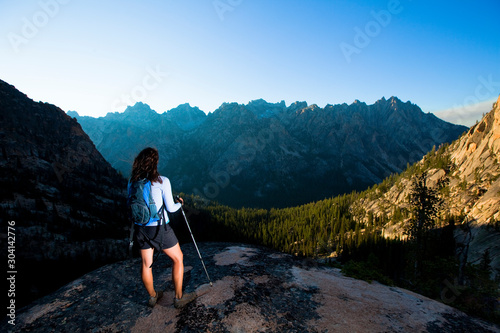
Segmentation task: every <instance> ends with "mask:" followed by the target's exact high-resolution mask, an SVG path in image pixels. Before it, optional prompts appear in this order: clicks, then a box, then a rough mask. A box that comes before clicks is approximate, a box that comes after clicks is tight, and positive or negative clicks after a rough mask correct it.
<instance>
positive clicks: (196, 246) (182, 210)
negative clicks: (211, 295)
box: [175, 196, 212, 287]
mask: <svg viewBox="0 0 500 333" xmlns="http://www.w3.org/2000/svg"><path fill="white" fill-rule="evenodd" d="M175 198H176V199H177V201H180V200H179V196H176V197H175ZM181 212H182V215H183V216H184V221H186V225H187V227H188V229H189V233H190V234H191V238H192V239H193V244H194V247H195V248H196V252H198V257H200V260H201V264H202V265H203V269H204V270H205V274H207V278H208V282H210V287H212V280H210V276H208V271H207V268H206V267H205V263H204V262H203V258H202V257H201V254H200V250H198V245H196V241H195V240H194V236H193V233H192V232H191V228H190V227H189V222H188V220H187V217H186V214H184V209H182V206H181Z"/></svg>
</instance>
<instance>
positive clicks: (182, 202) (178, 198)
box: [175, 195, 184, 205]
mask: <svg viewBox="0 0 500 333" xmlns="http://www.w3.org/2000/svg"><path fill="white" fill-rule="evenodd" d="M175 200H177V202H180V203H181V205H183V204H184V200H182V199H181V197H179V195H176V196H175Z"/></svg>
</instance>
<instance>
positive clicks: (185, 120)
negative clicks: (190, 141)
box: [164, 103, 207, 131]
mask: <svg viewBox="0 0 500 333" xmlns="http://www.w3.org/2000/svg"><path fill="white" fill-rule="evenodd" d="M164 115H166V117H167V119H170V120H172V121H173V122H175V123H176V124H177V126H179V127H180V128H182V129H183V130H186V131H187V130H191V129H193V128H196V127H198V126H199V125H200V124H202V123H203V122H204V121H205V119H206V118H207V115H206V114H205V112H203V111H201V110H200V109H199V108H198V107H197V106H195V107H192V106H191V105H190V104H189V103H185V104H181V105H179V106H177V107H175V108H173V109H170V110H168V111H167V112H165V113H164Z"/></svg>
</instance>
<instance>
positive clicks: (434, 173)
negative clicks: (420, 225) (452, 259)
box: [356, 97, 500, 274]
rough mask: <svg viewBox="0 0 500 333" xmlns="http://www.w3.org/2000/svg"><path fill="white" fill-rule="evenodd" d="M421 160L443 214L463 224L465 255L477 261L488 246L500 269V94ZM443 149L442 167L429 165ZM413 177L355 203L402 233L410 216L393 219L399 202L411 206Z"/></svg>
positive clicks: (390, 232)
mask: <svg viewBox="0 0 500 333" xmlns="http://www.w3.org/2000/svg"><path fill="white" fill-rule="evenodd" d="M433 154H434V155H428V156H426V158H424V159H422V160H421V161H419V162H418V163H417V166H418V167H420V168H421V169H422V171H426V172H427V185H428V186H432V187H437V188H439V189H440V193H441V196H442V198H443V200H444V204H443V206H442V209H441V216H443V217H444V216H447V215H450V216H456V217H458V218H459V221H458V223H459V224H460V228H457V229H456V231H455V234H456V241H457V242H458V248H459V249H462V251H465V252H466V253H464V254H462V258H463V259H466V260H467V261H468V262H470V263H474V264H477V263H479V262H480V260H481V258H482V256H483V255H484V253H485V252H486V251H488V252H489V255H490V259H491V260H492V262H491V265H492V268H493V272H494V273H495V274H498V272H500V245H499V244H500V232H499V231H500V230H499V226H500V224H499V222H498V221H500V97H499V100H498V101H497V102H496V103H495V104H494V105H493V108H492V110H491V111H490V112H489V113H488V114H486V115H485V116H484V117H483V119H482V120H481V121H480V122H479V123H477V124H476V125H475V126H473V127H471V128H470V129H469V131H468V132H467V133H465V134H464V135H463V136H462V137H461V138H459V139H458V140H456V141H454V142H453V143H452V144H451V145H450V146H449V147H447V148H446V149H444V150H442V151H440V152H434V153H433ZM438 155H439V158H440V159H441V161H444V162H442V163H440V164H441V165H442V167H436V165H429V166H427V167H426V165H427V164H426V162H427V160H428V159H432V158H434V157H436V156H438ZM412 181H413V180H412V179H411V178H410V177H405V176H404V175H403V176H402V177H400V178H399V179H398V180H397V181H396V182H395V183H394V184H393V185H391V187H390V188H388V189H387V190H386V191H385V192H382V190H380V189H377V190H376V192H377V193H376V194H375V195H374V197H375V198H373V196H372V195H368V196H366V197H365V198H363V199H361V200H360V201H359V202H358V203H357V204H356V207H358V208H360V207H362V208H363V210H364V211H365V212H366V213H373V214H374V215H375V216H381V215H386V216H388V217H389V221H391V222H388V223H387V224H386V225H385V226H384V227H383V230H382V232H383V233H384V235H385V236H386V237H400V236H401V235H402V234H403V229H404V225H405V222H406V221H396V222H394V221H393V220H392V219H391V217H392V216H393V213H394V211H395V208H398V209H403V210H407V211H409V203H408V194H409V191H410V189H411V184H412Z"/></svg>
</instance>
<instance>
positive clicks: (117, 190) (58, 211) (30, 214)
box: [0, 81, 127, 306]
mask: <svg viewBox="0 0 500 333" xmlns="http://www.w3.org/2000/svg"><path fill="white" fill-rule="evenodd" d="M0 147H1V155H0V170H1V172H0V184H1V186H0V198H1V204H0V224H1V225H2V226H5V228H3V229H2V231H1V232H2V234H1V236H2V239H3V240H5V239H6V238H7V234H6V233H7V227H6V226H7V222H8V221H11V222H12V223H11V224H10V225H12V226H13V227H14V228H13V230H11V229H9V231H11V232H13V233H14V234H15V244H14V245H15V256H16V267H15V270H17V271H18V272H19V275H18V278H17V289H16V291H17V292H16V300H17V302H18V306H19V305H22V304H23V303H27V302H29V301H31V300H33V299H34V298H36V297H37V296H39V295H43V294H45V293H46V292H48V291H50V290H53V289H54V288H56V287H59V286H60V285H61V283H63V282H67V281H70V280H72V279H74V278H76V277H78V276H79V275H81V274H83V273H85V272H88V270H89V269H92V268H95V267H98V266H99V265H102V264H104V263H109V262H112V261H115V260H117V259H123V258H124V257H125V255H126V249H127V245H126V244H125V243H124V241H123V240H122V239H125V238H126V232H125V230H124V228H125V227H127V223H126V217H125V215H124V214H125V209H124V204H125V193H124V191H125V189H126V180H125V179H124V178H123V177H121V176H120V175H118V173H117V172H116V170H114V169H113V168H112V167H111V165H110V164H109V163H108V162H106V160H105V159H104V158H103V157H102V155H101V154H100V153H99V152H98V151H97V149H96V148H95V146H94V144H93V143H92V141H91V140H90V139H89V137H88V135H87V134H86V133H85V132H84V131H83V130H82V128H81V126H80V125H79V124H78V122H77V121H76V119H74V118H71V117H69V116H68V115H66V114H65V113H64V111H62V110H61V109H59V108H58V107H56V106H54V105H51V104H48V103H41V102H38V103H37V102H34V101H33V100H31V99H29V98H28V97H27V96H26V95H24V94H22V93H21V92H19V91H18V90H16V89H15V88H14V87H13V86H11V85H9V84H7V83H5V82H3V81H0ZM9 236H10V235H9ZM2 251H3V253H7V244H6V242H4V241H3V242H2ZM12 270H14V269H12Z"/></svg>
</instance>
